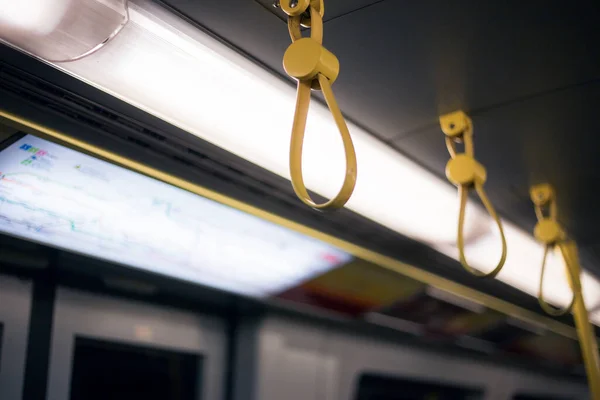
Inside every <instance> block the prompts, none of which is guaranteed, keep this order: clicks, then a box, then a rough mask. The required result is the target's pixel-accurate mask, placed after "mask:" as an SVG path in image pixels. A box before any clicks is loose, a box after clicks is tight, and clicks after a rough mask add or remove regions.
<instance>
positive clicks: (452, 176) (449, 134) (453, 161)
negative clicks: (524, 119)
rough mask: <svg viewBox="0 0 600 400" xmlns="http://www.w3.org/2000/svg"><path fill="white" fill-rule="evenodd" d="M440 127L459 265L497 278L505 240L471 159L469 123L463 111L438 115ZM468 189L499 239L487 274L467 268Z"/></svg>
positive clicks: (478, 169)
mask: <svg viewBox="0 0 600 400" xmlns="http://www.w3.org/2000/svg"><path fill="white" fill-rule="evenodd" d="M440 125H441V127H442V132H444V134H445V135H446V147H447V148H448V152H449V153H450V157H451V158H450V161H448V164H447V165H446V177H448V180H449V181H450V182H452V183H453V184H454V185H456V186H457V187H458V195H459V199H460V208H459V213H458V235H457V246H458V253H459V260H460V263H461V264H462V266H463V267H464V268H465V269H466V270H467V271H469V272H470V273H471V274H473V275H475V276H478V277H481V278H487V277H489V278H493V277H494V276H496V275H498V272H500V270H501V269H502V267H503V266H504V262H505V261H506V238H505V236H504V229H503V228H502V221H501V220H500V217H499V216H498V214H497V213H496V210H495V209H494V206H493V205H492V202H491V201H490V199H489V198H488V197H487V194H486V193H485V190H484V188H483V184H484V183H485V181H486V178H487V173H486V170H485V167H484V166H483V165H481V164H480V163H479V162H477V160H475V157H474V148H473V124H472V122H471V119H470V118H469V117H468V116H467V114H465V113H464V112H463V111H456V112H453V113H450V114H446V115H442V116H441V117H440ZM457 143H462V144H463V145H464V148H465V152H464V153H457V152H456V144H457ZM471 189H475V191H476V192H477V194H478V195H479V198H480V199H481V202H482V203H483V205H484V207H485V208H486V210H487V212H488V213H489V214H490V216H491V217H492V218H493V219H494V221H495V222H496V225H498V231H499V232H500V240H501V241H502V254H501V256H500V260H499V261H498V264H496V266H495V267H494V269H493V270H492V271H491V272H488V273H483V272H481V271H479V270H477V269H475V268H473V267H471V266H470V265H469V263H468V262H467V259H466V257H465V239H464V229H465V214H466V208H467V199H468V195H469V190H471Z"/></svg>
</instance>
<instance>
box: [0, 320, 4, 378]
mask: <svg viewBox="0 0 600 400" xmlns="http://www.w3.org/2000/svg"><path fill="white" fill-rule="evenodd" d="M3 333H4V324H3V323H2V322H0V360H2V343H3V342H2V338H3V336H2V334H3ZM1 368H2V363H0V369H1Z"/></svg>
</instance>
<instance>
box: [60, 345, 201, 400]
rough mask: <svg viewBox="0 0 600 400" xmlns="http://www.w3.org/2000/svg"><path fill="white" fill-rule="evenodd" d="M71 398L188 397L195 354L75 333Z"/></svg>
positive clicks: (193, 388) (196, 368)
mask: <svg viewBox="0 0 600 400" xmlns="http://www.w3.org/2000/svg"><path fill="white" fill-rule="evenodd" d="M73 358H74V359H73V373H72V374H73V376H72V379H71V396H70V398H71V400H84V399H85V400H96V399H98V400H105V399H113V400H121V399H123V400H125V399H127V400H129V399H134V398H135V399H145V400H154V399H156V400H159V399H160V400H192V399H196V398H198V397H197V393H199V392H200V391H199V387H198V384H199V377H200V369H201V359H200V357H198V356H197V355H194V354H190V353H183V352H176V351H168V350H159V349H155V348H150V347H142V346H137V345H136V346H133V345H127V344H120V343H114V342H108V341H101V340H95V339H88V338H82V337H77V338H76V340H75V355H74V357H73Z"/></svg>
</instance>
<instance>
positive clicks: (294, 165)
mask: <svg viewBox="0 0 600 400" xmlns="http://www.w3.org/2000/svg"><path fill="white" fill-rule="evenodd" d="M280 6H281V8H282V10H283V11H284V12H285V13H286V14H287V15H288V30H289V33H290V37H291V39H292V44H291V45H290V46H289V47H288V49H287V50H286V52H285V54H284V56H283V68H284V69H285V71H286V72H287V74H288V75H289V76H290V77H292V78H294V79H296V80H297V81H298V91H297V97H296V110H295V113H294V122H293V125H292V138H291V143H290V176H291V179H292V186H293V188H294V191H295V192H296V195H297V196H298V198H299V199H300V200H302V202H303V203H304V204H306V205H308V206H310V207H312V208H315V209H318V210H325V209H335V208H341V207H343V206H344V205H345V204H346V202H347V201H348V200H349V199H350V196H351V195H352V192H353V191H354V187H355V185H356V174H357V162H356V152H355V150H354V144H353V143H352V137H351V136H350V131H349V130H348V126H347V125H346V121H345V120H344V116H343V115H342V112H341V110H340V108H339V106H338V104H337V101H336V100H335V96H334V94H333V90H332V89H331V84H332V83H333V82H334V81H335V80H336V78H337V76H338V74H339V71H340V63H339V61H338V59H337V58H336V56H335V55H334V54H333V53H331V52H330V51H328V50H327V49H326V48H325V47H323V45H322V43H323V13H324V10H325V8H324V4H323V0H282V1H281V3H280ZM301 26H304V27H307V28H308V27H309V28H310V37H302V32H301ZM311 89H313V90H322V91H323V97H325V102H326V103H327V106H328V107H329V110H330V111H331V114H332V115H333V119H334V121H335V124H336V125H337V128H338V130H339V132H340V135H341V136H342V142H343V144H344V153H345V156H346V174H345V177H344V183H343V184H342V188H341V189H340V191H339V192H338V194H337V195H336V196H335V197H334V198H332V199H330V200H329V201H327V202H325V203H321V204H317V203H316V202H315V201H314V200H313V199H312V198H311V197H310V194H309V193H308V190H307V189H306V185H305V184H304V178H303V175H302V148H303V144H304V132H305V130H306V119H307V118H308V109H309V106H310V97H311V96H310V91H311Z"/></svg>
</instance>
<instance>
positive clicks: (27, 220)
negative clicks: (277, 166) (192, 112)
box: [0, 135, 352, 296]
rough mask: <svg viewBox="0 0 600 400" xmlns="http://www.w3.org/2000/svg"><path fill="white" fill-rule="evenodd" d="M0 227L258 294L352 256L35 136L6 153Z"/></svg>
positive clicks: (0, 177) (2, 154)
mask: <svg viewBox="0 0 600 400" xmlns="http://www.w3.org/2000/svg"><path fill="white" fill-rule="evenodd" d="M0 232H4V233H7V234H10V235H13V236H17V237H21V238H25V239H29V240H33V241H37V242H40V243H43V244H47V245H50V246H54V247H58V248H62V249H67V250H70V251H74V252H77V253H81V254H85V255H90V256H93V257H96V258H100V259H104V260H109V261H113V262H117V263H120V264H124V265H129V266H134V267H137V268H140V269H144V270H148V271H152V272H156V273H159V274H163V275H168V276H172V277H175V278H179V279H184V280H188V281H192V282H196V283H200V284H203V285H207V286H212V287H216V288H219V289H223V290H227V291H231V292H235V293H240V294H244V295H250V296H266V295H269V294H271V293H276V292H280V291H281V290H284V289H286V288H288V287H291V286H294V285H296V284H298V283H300V282H301V281H304V280H306V279H308V278H310V277H312V276H314V275H317V274H320V273H322V272H325V271H327V270H329V269H332V268H334V267H336V266H338V265H341V264H343V263H346V262H348V261H350V259H351V258H352V257H351V256H350V255H349V254H347V253H345V252H343V251H341V250H339V249H336V248H334V247H332V246H330V245H328V244H326V243H323V242H321V241H318V240H316V239H313V238H311V237H308V236H305V235H302V234H300V233H297V232H295V231H292V230H290V229H287V228H284V227H281V226H279V225H276V224H273V223H271V222H268V221H265V220H262V219H260V218H258V217H255V216H253V215H249V214H246V213H244V212H242V211H239V210H236V209H234V208H231V207H228V206H225V205H222V204H220V203H217V202H215V201H212V200H208V199H206V198H203V197H200V196H197V195H195V194H192V193H189V192H187V191H185V190H182V189H179V188H176V187H174V186H171V185H168V184H166V183H163V182H160V181H157V180H155V179H152V178H149V177H146V176H144V175H141V174H138V173H135V172H132V171H130V170H127V169H124V168H121V167H118V166H116V165H113V164H110V163H108V162H105V161H101V160H98V159H96V158H93V157H90V156H88V155H85V154H82V153H79V152H77V151H75V150H72V149H69V148H66V147H63V146H61V145H58V144H56V143H52V142H49V141H46V140H43V139H40V138H38V137H35V136H31V135H27V136H24V137H22V138H21V139H19V140H17V141H16V142H14V143H13V144H11V145H9V146H8V147H6V148H5V149H4V150H2V151H0Z"/></svg>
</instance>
